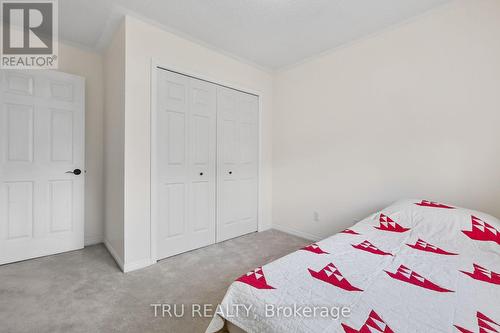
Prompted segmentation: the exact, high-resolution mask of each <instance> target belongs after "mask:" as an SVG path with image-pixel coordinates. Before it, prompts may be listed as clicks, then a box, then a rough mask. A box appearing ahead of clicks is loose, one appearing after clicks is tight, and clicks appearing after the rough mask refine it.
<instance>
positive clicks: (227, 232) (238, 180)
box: [217, 87, 259, 242]
mask: <svg viewBox="0 0 500 333" xmlns="http://www.w3.org/2000/svg"><path fill="white" fill-rule="evenodd" d="M258 119H259V99H258V97H257V96H254V95H250V94H246V93H243V92H240V91H236V90H233V89H227V88H224V87H218V88H217V174H218V178H217V212H218V213H217V220H218V221H217V241H218V242H221V241H224V240H226V239H230V238H233V237H237V236H241V235H244V234H247V233H250V232H254V231H257V221H258V183H259V182H258V179H259V153H258V152H259V130H258V128H259V126H258Z"/></svg>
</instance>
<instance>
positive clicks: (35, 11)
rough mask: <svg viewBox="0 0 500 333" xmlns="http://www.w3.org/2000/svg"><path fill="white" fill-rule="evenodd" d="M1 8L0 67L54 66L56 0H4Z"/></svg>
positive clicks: (55, 54) (55, 55)
mask: <svg viewBox="0 0 500 333" xmlns="http://www.w3.org/2000/svg"><path fill="white" fill-rule="evenodd" d="M1 8H2V13H1V18H2V33H1V36H2V43H1V45H2V50H1V67H2V68H13V69H36V68H57V49H58V39H57V38H58V33H57V32H58V26H57V18H58V17H57V0H31V1H13V0H10V1H8V0H4V1H2V2H1Z"/></svg>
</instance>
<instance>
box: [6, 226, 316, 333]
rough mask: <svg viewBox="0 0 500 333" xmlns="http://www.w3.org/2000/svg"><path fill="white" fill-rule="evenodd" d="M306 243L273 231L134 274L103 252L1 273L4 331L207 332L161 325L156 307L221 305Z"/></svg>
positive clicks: (187, 324) (178, 322)
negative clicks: (243, 278) (240, 285)
mask: <svg viewBox="0 0 500 333" xmlns="http://www.w3.org/2000/svg"><path fill="white" fill-rule="evenodd" d="M307 243H308V241H306V240H303V239H300V238H297V237H294V236H291V235H287V234H285V233H282V232H279V231H274V230H271V231H266V232H262V233H254V234H250V235H246V236H243V237H240V238H236V239H232V240H229V241H226V242H223V243H219V244H216V245H212V246H209V247H206V248H203V249H199V250H195V251H192V252H188V253H185V254H182V255H178V256H175V257H172V258H169V259H165V260H162V261H160V262H159V263H158V264H156V265H154V266H151V267H148V268H145V269H142V270H139V271H136V272H132V273H128V274H123V273H121V272H120V271H119V270H118V268H117V266H116V265H115V263H114V261H113V259H112V258H111V256H110V255H109V254H108V252H107V251H106V249H105V248H104V246H102V245H96V246H91V247H87V248H85V249H84V250H81V251H74V252H69V253H64V254H60V255H54V256H49V257H44V258H39V259H34V260H28V261H24V262H20V263H15V264H10V265H4V266H0V325H1V327H0V331H1V332H9V333H10V332H13V333H17V332H30V333H31V332H47V333H48V332H50V333H56V332H61V333H70V332H85V333H89V332H144V333H149V332H167V333H178V332H179V333H182V332H189V333H196V332H204V331H205V328H206V327H207V326H208V323H209V321H210V319H208V318H191V316H190V312H189V316H185V317H184V318H181V319H170V318H162V317H157V318H155V317H154V311H153V308H152V307H151V306H150V304H153V303H168V304H186V306H189V308H190V305H191V304H194V303H201V304H218V303H219V302H220V301H221V300H222V298H223V296H224V294H225V291H226V289H227V287H228V286H229V285H230V284H231V282H232V281H233V280H234V279H235V278H237V277H238V276H240V275H241V274H244V273H246V272H247V271H249V270H251V269H253V268H255V267H257V266H260V265H263V264H265V263H268V262H270V261H272V260H274V259H277V258H279V257H281V256H283V255H286V254H288V253H290V252H293V251H295V250H297V249H299V248H300V247H302V246H304V245H305V244H307ZM187 310H188V308H187V307H186V313H187Z"/></svg>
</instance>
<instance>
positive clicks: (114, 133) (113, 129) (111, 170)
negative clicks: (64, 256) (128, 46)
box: [104, 24, 125, 269]
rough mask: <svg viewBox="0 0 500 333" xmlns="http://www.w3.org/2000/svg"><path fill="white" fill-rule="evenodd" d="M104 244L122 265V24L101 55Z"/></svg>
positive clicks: (123, 91)
mask: <svg viewBox="0 0 500 333" xmlns="http://www.w3.org/2000/svg"><path fill="white" fill-rule="evenodd" d="M104 76H105V99H104V100H105V102H104V104H105V113H104V127H105V140H104V141H105V150H104V153H105V158H104V169H105V205H106V209H105V245H106V247H107V248H108V250H109V251H110V252H111V254H112V255H113V257H114V258H115V260H116V261H117V263H118V265H120V266H121V267H122V269H123V264H124V257H125V254H124V251H125V250H124V245H123V244H124V235H125V233H124V222H123V214H124V167H125V165H124V163H125V162H124V142H125V134H124V130H125V25H124V24H121V25H120V27H119V28H118V30H117V31H116V32H115V34H114V36H113V39H112V41H111V43H110V45H109V46H108V48H107V50H106V51H105V53H104Z"/></svg>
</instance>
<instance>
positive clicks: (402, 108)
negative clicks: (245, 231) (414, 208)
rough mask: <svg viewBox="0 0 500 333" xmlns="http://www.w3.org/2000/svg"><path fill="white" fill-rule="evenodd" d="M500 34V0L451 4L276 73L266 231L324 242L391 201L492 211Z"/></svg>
mask: <svg viewBox="0 0 500 333" xmlns="http://www.w3.org/2000/svg"><path fill="white" fill-rule="evenodd" d="M499 32H500V1H497V0H480V1H469V0H457V1H455V2H452V3H451V4H449V5H446V6H444V7H441V8H438V9H436V10H434V11H432V12H429V13H427V14H426V15H424V16H421V17H418V18H416V19H414V20H412V21H411V22H407V23H406V24H403V25H400V26H397V27H394V28H392V29H390V30H386V31H384V32H382V33H380V34H378V35H376V36H372V37H370V38H366V39H364V40H361V41H358V42H355V43H352V44H351V45H347V46H345V47H342V48H340V49H338V50H335V51H334V52H331V53H329V54H326V55H323V56H321V57H318V58H316V59H313V60H310V61H308V62H305V63H303V64H301V65H298V66H296V67H294V68H291V69H289V70H286V71H283V72H280V73H278V74H277V75H276V77H275V85H274V91H275V95H274V101H275V104H274V113H273V137H272V140H273V222H274V224H275V226H276V227H279V228H282V229H285V230H288V231H294V232H297V233H299V234H302V235H306V236H310V237H311V238H319V237H325V236H328V235H331V234H333V233H335V232H338V231H340V230H341V229H343V228H345V227H348V226H350V225H352V224H354V222H355V220H358V219H361V218H363V217H365V216H366V215H368V214H369V213H371V212H373V211H376V210H378V209H380V208H382V207H384V206H386V205H388V204H389V203H391V202H392V201H394V200H397V199H400V198H428V199H431V200H432V199H433V200H438V201H444V202H450V203H453V204H456V205H462V206H466V207H470V208H475V209H478V210H482V211H485V212H487V213H490V214H493V215H495V216H497V217H499V216H500V186H499V184H500V38H499V36H500V35H499ZM325 33H327V32H325ZM313 211H318V212H319V214H320V221H319V222H314V221H313Z"/></svg>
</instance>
